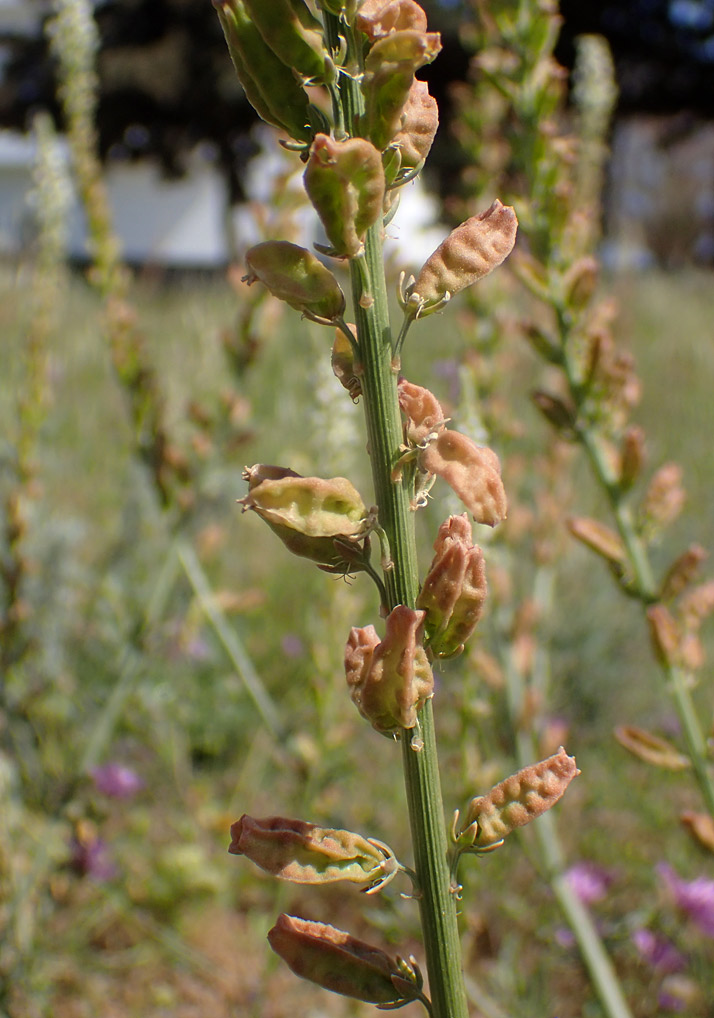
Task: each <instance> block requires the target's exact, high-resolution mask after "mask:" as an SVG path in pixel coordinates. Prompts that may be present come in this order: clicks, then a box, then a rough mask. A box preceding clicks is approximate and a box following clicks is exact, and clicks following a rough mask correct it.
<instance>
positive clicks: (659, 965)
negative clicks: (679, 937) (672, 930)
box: [632, 929, 687, 973]
mask: <svg viewBox="0 0 714 1018" xmlns="http://www.w3.org/2000/svg"><path fill="white" fill-rule="evenodd" d="M632 942H633V944H634V945H635V947H636V948H637V950H638V952H639V955H640V957H641V958H642V960H643V961H644V962H646V963H647V964H648V965H649V966H651V968H653V969H655V970H656V971H658V972H662V973H665V972H681V971H682V969H683V968H685V967H686V964H687V959H686V958H685V956H684V955H683V954H682V952H681V951H679V950H677V948H676V947H675V946H674V944H673V943H672V941H671V940H668V939H667V937H663V936H662V935H661V934H659V933H653V931H652V930H646V929H639V930H635V931H634V933H633V934H632Z"/></svg>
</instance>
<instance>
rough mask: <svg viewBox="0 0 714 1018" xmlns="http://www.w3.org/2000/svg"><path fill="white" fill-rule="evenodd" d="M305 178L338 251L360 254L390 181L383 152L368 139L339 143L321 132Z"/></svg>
mask: <svg viewBox="0 0 714 1018" xmlns="http://www.w3.org/2000/svg"><path fill="white" fill-rule="evenodd" d="M303 181H304V184H305V190H306V191H307V195H308V197H309V199H310V201H311V202H312V204H313V206H314V207H315V210H316V211H317V214H318V215H319V217H320V220H321V222H322V225H323V227H324V229H325V233H326V234H327V237H328V240H329V241H330V244H331V245H332V246H333V248H334V253H335V254H336V255H338V256H346V257H348V258H354V257H356V256H357V255H358V254H360V252H361V251H362V250H363V243H364V238H365V235H366V233H367V230H368V229H369V228H370V226H372V225H373V224H374V223H376V222H377V220H378V219H380V217H381V215H382V207H383V204H384V192H385V187H386V183H385V179H384V168H383V166H382V157H381V155H380V153H379V152H378V151H377V149H376V148H375V147H374V145H372V143H371V142H369V141H367V140H366V139H364V138H348V139H347V140H346V141H335V140H334V139H332V138H330V137H329V136H328V135H326V134H317V135H315V140H314V141H313V143H312V146H311V148H310V158H309V159H308V162H307V166H306V167H305V173H304V176H303Z"/></svg>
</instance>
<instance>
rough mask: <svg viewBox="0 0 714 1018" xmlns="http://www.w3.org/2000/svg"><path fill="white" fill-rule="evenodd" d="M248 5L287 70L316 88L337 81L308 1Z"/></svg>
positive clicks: (249, 1)
mask: <svg viewBox="0 0 714 1018" xmlns="http://www.w3.org/2000/svg"><path fill="white" fill-rule="evenodd" d="M244 3H245V6H246V10H247V11H248V14H250V17H251V18H252V20H253V22H254V24H255V27H256V28H257V29H258V31H259V32H260V34H261V35H262V37H263V39H264V40H265V43H266V44H267V45H268V46H269V47H270V49H271V50H272V51H273V53H275V55H276V56H278V57H279V58H280V59H281V60H282V62H283V63H284V64H285V65H286V66H287V67H290V68H292V69H293V70H294V71H295V72H296V73H297V74H298V75H300V77H302V78H303V79H304V80H305V81H310V82H312V83H315V84H324V83H325V82H327V81H328V80H330V79H331V78H332V77H333V75H334V67H333V64H332V61H331V60H330V57H329V54H328V52H327V49H326V48H325V44H324V41H323V38H322V25H321V24H320V22H319V21H318V20H317V18H315V17H314V16H313V14H312V13H311V11H310V8H309V7H308V6H307V4H306V3H305V2H304V0H269V2H266V0H244ZM266 73H268V68H267V67H266Z"/></svg>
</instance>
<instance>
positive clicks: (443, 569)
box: [417, 513, 488, 657]
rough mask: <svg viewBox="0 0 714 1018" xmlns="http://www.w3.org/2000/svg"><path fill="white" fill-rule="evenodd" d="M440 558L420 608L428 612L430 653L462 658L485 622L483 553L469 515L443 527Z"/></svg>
mask: <svg viewBox="0 0 714 1018" xmlns="http://www.w3.org/2000/svg"><path fill="white" fill-rule="evenodd" d="M434 550H435V552H436V555H435V556H434V559H433V561H432V563H431V567H430V569H429V572H428V574H427V576H426V579H425V580H424V583H423V584H422V588H421V590H420V591H419V597H418V598H417V608H421V609H423V610H424V611H425V612H426V619H425V623H424V624H425V629H426V633H427V638H428V645H429V649H430V650H431V652H432V654H434V655H435V656H436V657H452V656H453V655H455V654H460V653H461V651H462V650H463V649H464V644H465V643H466V641H467V640H468V639H469V637H470V636H471V634H472V633H473V631H474V629H475V628H476V625H477V623H478V621H479V619H480V618H481V613H482V611H483V605H484V602H485V600H486V594H487V590H488V588H487V585H486V566H485V562H484V557H483V552H482V551H481V549H480V548H479V547H478V546H477V545H475V544H474V543H473V540H472V538H471V524H470V523H469V521H468V518H467V516H466V514H465V513H464V515H463V516H450V517H449V519H448V520H446V522H445V523H442V525H441V526H440V527H439V533H438V535H437V538H436V541H435V542H434Z"/></svg>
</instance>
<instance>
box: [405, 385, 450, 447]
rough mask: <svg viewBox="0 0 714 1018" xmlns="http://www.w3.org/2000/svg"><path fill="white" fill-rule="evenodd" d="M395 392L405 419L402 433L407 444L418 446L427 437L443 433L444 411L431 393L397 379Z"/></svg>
mask: <svg viewBox="0 0 714 1018" xmlns="http://www.w3.org/2000/svg"><path fill="white" fill-rule="evenodd" d="M397 391H398V395H399V408H400V410H401V411H402V413H403V414H404V416H405V417H406V418H407V422H406V424H405V426H404V431H405V436H406V439H407V441H408V442H411V443H412V444H413V445H419V444H420V443H421V442H424V441H425V440H426V439H427V438H428V437H429V435H432V434H438V432H440V431H443V429H444V428H445V427H446V420H445V418H444V411H443V410H442V409H441V403H439V401H438V399H437V398H436V396H435V395H434V393H433V392H429V390H428V389H424V388H423V387H422V386H421V385H414V384H413V383H412V382H408V381H407V380H406V378H400V379H399V382H398V384H397Z"/></svg>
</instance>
